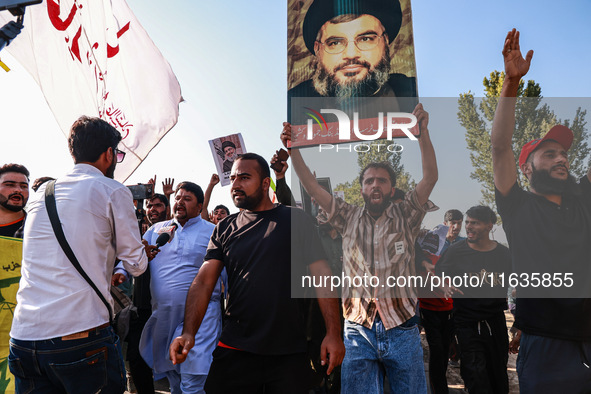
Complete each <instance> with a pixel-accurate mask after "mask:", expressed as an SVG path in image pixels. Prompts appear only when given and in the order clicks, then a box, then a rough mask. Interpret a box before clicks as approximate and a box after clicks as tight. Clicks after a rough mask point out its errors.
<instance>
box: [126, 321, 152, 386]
mask: <svg viewBox="0 0 591 394" xmlns="http://www.w3.org/2000/svg"><path fill="white" fill-rule="evenodd" d="M150 315H151V311H149V310H145V309H138V318H137V319H131V323H130V325H129V333H128V334H127V361H129V373H130V375H131V378H132V379H133V383H134V384H135V388H136V389H137V392H138V394H154V378H153V376H152V368H150V367H149V366H148V364H146V362H145V361H144V359H143V358H142V356H141V354H140V349H139V347H140V338H141V336H142V330H143V329H144V326H145V325H146V322H147V321H148V319H149V318H150Z"/></svg>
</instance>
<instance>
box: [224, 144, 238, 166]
mask: <svg viewBox="0 0 591 394" xmlns="http://www.w3.org/2000/svg"><path fill="white" fill-rule="evenodd" d="M222 150H223V151H224V155H225V156H226V160H224V162H223V163H222V166H223V171H224V172H230V171H231V170H232V164H234V160H236V145H234V143H233V142H232V141H224V142H222Z"/></svg>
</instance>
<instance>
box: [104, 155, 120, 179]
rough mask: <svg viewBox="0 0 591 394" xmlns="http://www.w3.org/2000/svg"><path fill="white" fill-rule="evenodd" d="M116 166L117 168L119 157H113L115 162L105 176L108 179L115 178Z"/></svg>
mask: <svg viewBox="0 0 591 394" xmlns="http://www.w3.org/2000/svg"><path fill="white" fill-rule="evenodd" d="M116 166H117V156H115V157H113V162H112V163H111V166H110V167H109V168H107V171H106V173H105V176H106V177H107V178H111V179H114V178H115V167H116Z"/></svg>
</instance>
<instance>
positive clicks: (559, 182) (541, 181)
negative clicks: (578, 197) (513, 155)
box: [529, 163, 579, 195]
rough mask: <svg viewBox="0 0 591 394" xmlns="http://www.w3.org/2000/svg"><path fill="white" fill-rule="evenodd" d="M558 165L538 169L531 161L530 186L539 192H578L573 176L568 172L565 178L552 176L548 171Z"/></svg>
mask: <svg viewBox="0 0 591 394" xmlns="http://www.w3.org/2000/svg"><path fill="white" fill-rule="evenodd" d="M556 167H560V166H559V165H558V166H553V167H552V168H550V170H538V169H536V168H535V167H534V164H533V163H531V168H532V174H531V179H530V181H529V182H530V184H531V187H532V188H533V189H534V190H535V191H536V192H538V193H540V194H546V195H547V194H559V195H562V194H571V195H574V194H579V188H578V185H577V181H576V179H575V177H574V176H572V175H571V174H570V173H568V177H567V178H566V179H557V178H553V177H552V176H551V175H550V171H552V170H554V169H555V168H556Z"/></svg>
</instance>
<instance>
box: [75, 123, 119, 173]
mask: <svg viewBox="0 0 591 394" xmlns="http://www.w3.org/2000/svg"><path fill="white" fill-rule="evenodd" d="M120 141H121V133H119V131H117V129H116V128H114V127H113V126H111V125H110V124H109V123H107V122H105V121H104V120H102V119H100V118H91V117H89V116H81V117H80V118H78V120H76V121H75V122H74V124H73V125H72V128H71V129H70V136H69V137H68V147H69V148H70V154H71V155H72V157H73V158H74V163H84V162H86V163H94V162H95V161H97V160H98V158H99V157H100V155H101V154H103V153H104V152H106V151H107V149H109V148H113V149H115V148H116V147H117V145H118V144H119V142H120Z"/></svg>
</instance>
